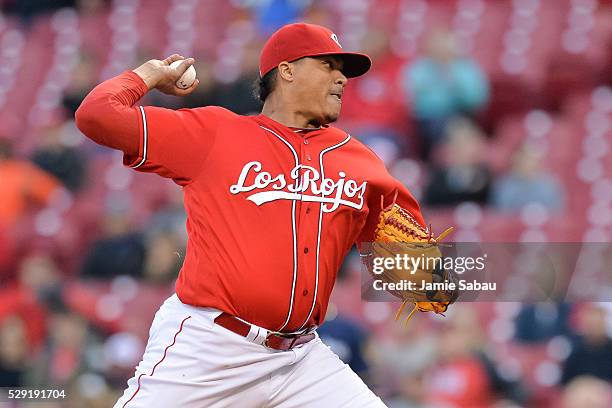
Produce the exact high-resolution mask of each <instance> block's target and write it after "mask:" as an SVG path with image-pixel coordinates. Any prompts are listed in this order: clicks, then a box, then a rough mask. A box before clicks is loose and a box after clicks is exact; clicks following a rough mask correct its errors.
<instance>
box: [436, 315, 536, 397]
mask: <svg viewBox="0 0 612 408" xmlns="http://www.w3.org/2000/svg"><path fill="white" fill-rule="evenodd" d="M456 306H457V307H455V308H454V310H453V314H452V316H450V317H451V318H449V319H448V320H447V321H445V327H444V328H443V329H442V333H441V335H440V336H439V342H438V350H439V352H440V356H439V362H438V364H436V365H435V366H434V367H433V368H432V369H431V370H430V372H429V373H428V376H427V379H426V384H427V396H428V398H429V400H430V401H431V402H432V403H433V404H439V405H442V406H452V407H466V408H467V407H469V408H478V407H483V408H484V407H490V406H492V405H493V404H494V403H495V402H496V401H497V400H499V399H504V398H505V399H510V400H515V401H517V402H524V400H526V395H525V393H524V391H523V388H522V386H521V385H520V384H519V383H516V382H510V381H507V380H505V379H504V378H503V377H502V376H501V375H499V373H498V372H497V369H496V367H495V365H494V364H493V362H492V361H491V359H490V358H489V357H488V356H487V355H486V354H485V353H484V350H483V347H484V344H485V343H484V333H483V330H482V327H481V325H480V322H479V321H478V317H477V314H476V313H475V311H474V309H473V308H471V307H468V306H467V305H456Z"/></svg>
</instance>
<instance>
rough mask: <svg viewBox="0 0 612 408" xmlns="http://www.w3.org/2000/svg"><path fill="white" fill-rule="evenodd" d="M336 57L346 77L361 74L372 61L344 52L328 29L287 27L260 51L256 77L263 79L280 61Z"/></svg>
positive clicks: (317, 26)
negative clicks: (341, 61) (325, 56)
mask: <svg viewBox="0 0 612 408" xmlns="http://www.w3.org/2000/svg"><path fill="white" fill-rule="evenodd" d="M321 55H337V56H339V57H341V58H342V60H343V61H344V68H343V69H342V73H343V74H344V75H345V76H346V77H347V78H354V77H357V76H360V75H363V74H365V73H366V72H368V70H369V69H370V66H372V60H370V57H368V56H367V55H365V54H358V53H354V52H345V51H343V50H342V46H341V45H340V42H339V41H338V36H336V34H334V33H333V32H332V31H331V30H329V29H328V28H325V27H323V26H320V25H316V24H306V23H295V24H287V25H286V26H284V27H281V28H280V29H279V30H278V31H276V32H275V33H274V34H272V36H270V38H269V39H268V41H267V42H266V44H265V45H264V47H263V49H262V50H261V55H260V57H259V75H260V76H262V77H263V76H264V75H266V74H267V73H268V72H270V71H271V70H273V69H274V68H276V67H277V66H278V64H280V63H281V62H283V61H287V62H292V61H296V60H298V59H300V58H304V57H317V56H321Z"/></svg>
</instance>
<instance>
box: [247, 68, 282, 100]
mask: <svg viewBox="0 0 612 408" xmlns="http://www.w3.org/2000/svg"><path fill="white" fill-rule="evenodd" d="M276 71H277V68H274V69H273V70H271V71H270V72H268V73H267V74H266V75H264V76H263V77H261V78H257V80H256V81H255V84H254V86H253V94H254V95H255V99H258V100H259V101H261V103H264V102H265V101H266V98H267V97H268V95H270V94H271V93H272V91H273V90H274V86H275V85H276Z"/></svg>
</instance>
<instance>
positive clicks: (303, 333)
mask: <svg viewBox="0 0 612 408" xmlns="http://www.w3.org/2000/svg"><path fill="white" fill-rule="evenodd" d="M316 329H317V326H310V327H306V328H305V329H302V330H300V331H298V332H294V333H282V332H273V331H270V332H268V334H267V335H266V339H265V340H264V342H263V345H264V346H265V347H266V348H269V349H271V350H276V349H274V348H272V347H270V346H269V345H268V339H269V338H270V337H271V336H276V337H282V338H285V339H292V342H291V344H289V348H288V349H287V350H291V349H292V348H293V345H294V344H295V342H296V341H297V339H299V338H300V337H302V336H306V335H308V334H310V333H313V332H314V331H315V330H316Z"/></svg>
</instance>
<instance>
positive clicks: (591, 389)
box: [562, 376, 612, 408]
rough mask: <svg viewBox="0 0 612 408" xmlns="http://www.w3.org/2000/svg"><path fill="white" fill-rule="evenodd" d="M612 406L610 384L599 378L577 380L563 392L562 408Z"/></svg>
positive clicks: (585, 377) (584, 377)
mask: <svg viewBox="0 0 612 408" xmlns="http://www.w3.org/2000/svg"><path fill="white" fill-rule="evenodd" d="M610 406H612V390H611V389H610V384H609V383H607V382H605V381H602V380H599V379H597V378H593V377H589V376H582V377H577V378H575V379H574V380H573V381H572V382H570V383H569V384H568V385H567V386H566V387H565V389H564V390H563V399H562V408H607V407H610Z"/></svg>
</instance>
